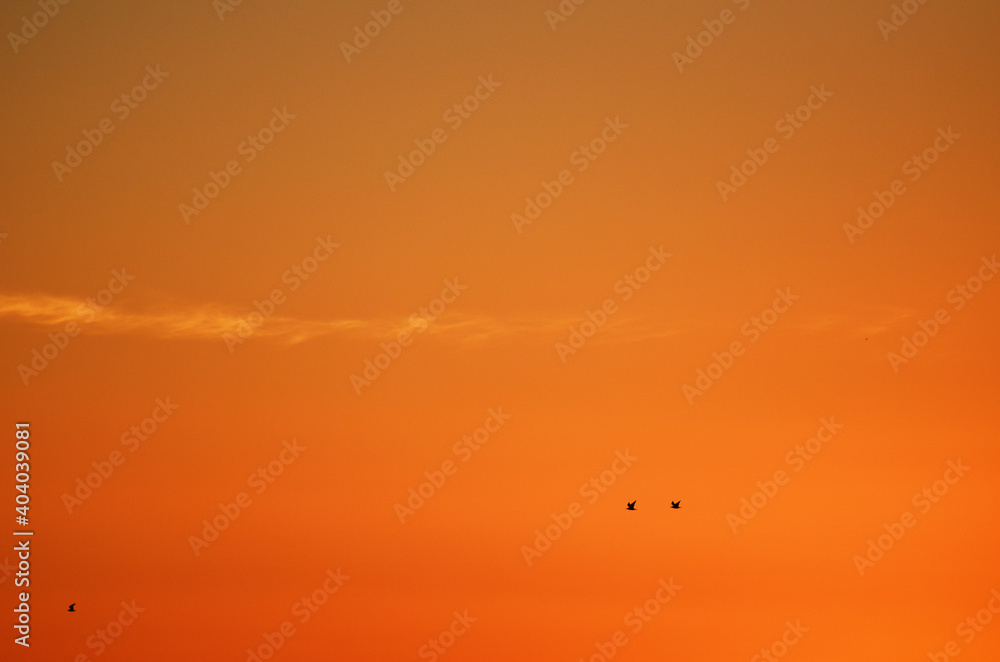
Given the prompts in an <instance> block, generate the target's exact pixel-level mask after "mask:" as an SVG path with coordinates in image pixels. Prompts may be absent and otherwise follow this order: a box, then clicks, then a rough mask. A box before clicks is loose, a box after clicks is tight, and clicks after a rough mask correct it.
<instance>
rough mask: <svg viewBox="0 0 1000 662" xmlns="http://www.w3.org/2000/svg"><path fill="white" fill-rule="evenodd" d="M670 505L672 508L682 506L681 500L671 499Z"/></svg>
mask: <svg viewBox="0 0 1000 662" xmlns="http://www.w3.org/2000/svg"><path fill="white" fill-rule="evenodd" d="M670 507H671V508H680V507H681V502H680V501H671V502H670Z"/></svg>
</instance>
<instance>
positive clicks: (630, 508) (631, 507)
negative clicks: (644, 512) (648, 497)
mask: <svg viewBox="0 0 1000 662" xmlns="http://www.w3.org/2000/svg"><path fill="white" fill-rule="evenodd" d="M626 510H635V501H633V502H632V503H630V504H628V507H627V509H626Z"/></svg>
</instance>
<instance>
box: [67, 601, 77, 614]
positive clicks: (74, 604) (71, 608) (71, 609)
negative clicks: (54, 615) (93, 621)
mask: <svg viewBox="0 0 1000 662" xmlns="http://www.w3.org/2000/svg"><path fill="white" fill-rule="evenodd" d="M75 606H76V603H75V602H74V603H73V604H71V605H70V606H69V609H67V610H66V611H73V612H75V611H76V609H73V607H75Z"/></svg>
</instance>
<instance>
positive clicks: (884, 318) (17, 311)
mask: <svg viewBox="0 0 1000 662" xmlns="http://www.w3.org/2000/svg"><path fill="white" fill-rule="evenodd" d="M247 313H248V311H247V310H246V309H236V308H232V307H231V308H226V307H224V306H219V305H214V306H213V305H202V306H187V307H184V306H174V307H171V308H165V307H161V308H159V309H148V310H142V311H137V310H129V309H127V308H125V307H124V306H123V304H121V303H115V304H114V305H111V306H107V307H105V308H104V309H103V310H102V311H100V312H99V313H97V312H96V311H95V310H94V309H93V308H90V307H89V306H88V305H87V303H86V301H84V300H83V299H77V298H73V297H58V296H50V295H41V294H39V295H3V294H0V322H3V321H8V322H20V323H23V324H31V325H36V326H41V327H51V328H57V327H60V326H63V325H65V324H66V323H67V322H70V321H76V322H78V323H79V324H80V325H81V327H83V328H84V330H85V332H87V333H94V334H100V335H128V334H133V335H144V336H147V337H152V338H159V339H172V340H218V339H221V338H222V336H223V334H226V333H234V334H235V333H236V332H237V327H238V325H240V324H241V323H245V322H246V319H247ZM913 314H915V313H914V311H911V310H907V309H903V308H891V307H886V308H880V309H872V310H870V311H868V314H865V315H861V316H859V315H857V314H853V315H847V314H842V313H835V312H830V313H822V314H817V315H812V316H810V317H808V318H805V319H801V320H798V322H797V326H798V327H799V328H800V329H802V330H804V331H806V332H834V333H841V334H847V335H853V336H857V335H865V336H867V335H877V334H879V333H883V332H885V331H887V330H889V328H891V327H892V326H893V325H894V324H896V323H898V322H900V321H903V320H906V319H908V318H909V317H912V316H913ZM581 321H583V320H582V318H581V317H580V316H579V315H548V316H544V315H533V316H532V315H522V316H513V317H498V316H491V315H481V314H480V315H476V314H466V313H459V312H453V311H446V312H445V313H444V314H443V315H441V316H440V317H438V318H436V319H435V320H434V321H433V322H431V323H430V324H429V325H428V326H427V327H426V329H425V330H424V331H422V333H427V334H429V335H433V336H441V337H443V338H446V339H447V340H449V341H451V342H455V343H457V344H459V345H461V346H477V345H484V344H490V343H493V342H503V341H508V340H514V339H516V340H519V341H528V342H531V341H537V342H548V343H551V342H555V341H557V340H560V339H563V338H564V337H565V336H566V334H568V333H569V329H570V327H571V326H574V325H579V324H580V322H581ZM709 326H710V325H709V324H708V323H707V322H704V321H703V322H702V323H698V322H696V321H692V320H676V319H651V318H649V317H630V316H628V315H625V314H622V313H619V314H618V315H615V316H613V317H610V318H609V319H608V321H607V324H606V325H605V326H604V327H603V328H602V329H601V332H600V333H599V334H598V335H597V336H596V337H595V338H594V340H593V342H596V343H626V342H640V341H644V340H655V339H657V338H665V337H670V336H677V335H682V334H688V333H693V332H697V331H699V330H704V329H705V328H707V327H709ZM420 328H422V326H419V327H417V326H414V325H413V324H411V322H410V319H409V317H400V318H369V319H360V318H342V319H298V318H293V317H285V316H281V315H278V314H275V315H273V316H271V317H269V318H267V319H266V320H265V321H264V322H263V323H262V324H260V325H259V326H258V327H257V328H256V329H254V334H253V335H254V337H256V338H269V339H271V340H273V341H275V342H283V343H288V344H295V343H300V342H304V341H307V340H312V339H315V338H322V337H329V336H339V337H346V338H358V339H365V338H370V339H389V338H393V337H395V336H396V335H398V334H399V333H400V332H402V331H408V330H409V331H418V330H419V329H420Z"/></svg>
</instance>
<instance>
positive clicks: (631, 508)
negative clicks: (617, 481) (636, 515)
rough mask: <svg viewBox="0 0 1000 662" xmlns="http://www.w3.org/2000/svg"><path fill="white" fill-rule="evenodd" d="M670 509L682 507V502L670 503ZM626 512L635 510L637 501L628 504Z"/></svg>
mask: <svg viewBox="0 0 1000 662" xmlns="http://www.w3.org/2000/svg"><path fill="white" fill-rule="evenodd" d="M636 501H638V499H636ZM670 507H671V508H680V507H681V502H680V501H671V502H670ZM626 510H635V501H633V502H631V503H628V504H626Z"/></svg>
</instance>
